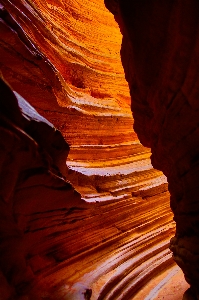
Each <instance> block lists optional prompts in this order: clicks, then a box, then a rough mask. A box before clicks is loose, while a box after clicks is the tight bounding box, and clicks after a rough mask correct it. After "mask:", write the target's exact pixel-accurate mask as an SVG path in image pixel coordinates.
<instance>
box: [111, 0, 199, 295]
mask: <svg viewBox="0 0 199 300" xmlns="http://www.w3.org/2000/svg"><path fill="white" fill-rule="evenodd" d="M105 2H106V5H107V8H109V9H110V10H111V11H112V13H113V14H114V16H115V19H116V20H117V22H118V24H119V25H120V29H121V32H122V34H123V41H122V48H121V57H122V62H123V66H124V70H125V74H126V79H127V81H128V83H129V87H130V92H131V99H132V103H131V107H132V111H133V115H134V121H135V123H134V129H135V131H136V133H137V134H138V137H139V139H140V141H141V142H142V144H143V145H145V146H147V147H151V149H152V163H153V166H154V167H155V168H157V169H159V170H162V171H163V172H164V174H165V175H166V176H167V178H168V182H169V191H170V193H171V208H172V210H173V212H174V220H175V221H176V235H175V237H174V238H173V239H172V240H171V245H170V248H171V250H172V251H173V256H174V259H175V261H176V262H177V264H178V265H179V266H180V267H181V268H182V270H183V272H184V274H185V278H186V280H187V282H188V283H190V285H191V289H190V290H189V291H188V292H187V293H186V295H185V296H184V297H185V299H199V290H198V281H199V273H198V254H199V252H198V251H199V250H198V244H199V235H198V220H199V216H198V213H199V204H198V203H199V202H198V157H199V150H198V149H199V148H198V145H199V144H198V138H199V137H198V59H199V57H198V53H199V52H198V51H199V41H198V28H199V3H198V1H194V0H192V1H186V0H183V1H156V0H151V1H145V0H143V1H128V0H127V1H120V0H118V1H109V0H106V1H105Z"/></svg>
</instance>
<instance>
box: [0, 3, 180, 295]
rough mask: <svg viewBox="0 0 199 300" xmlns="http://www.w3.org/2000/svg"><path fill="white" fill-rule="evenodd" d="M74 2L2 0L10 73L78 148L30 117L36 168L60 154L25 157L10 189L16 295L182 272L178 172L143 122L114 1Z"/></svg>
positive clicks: (83, 290)
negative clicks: (166, 165)
mask: <svg viewBox="0 0 199 300" xmlns="http://www.w3.org/2000/svg"><path fill="white" fill-rule="evenodd" d="M65 2H66V1H50V0H49V1H12V2H10V1H7V0H1V3H2V4H1V6H0V17H1V22H0V45H1V48H0V53H1V55H0V66H1V72H2V74H3V76H4V78H5V79H6V80H7V81H8V82H9V83H10V84H11V86H12V87H13V89H14V90H15V91H16V92H17V93H19V94H21V95H22V96H23V97H24V98H26V100H28V101H29V102H30V103H31V104H32V105H33V106H34V107H35V108H36V109H37V110H38V111H39V113H41V114H42V115H43V116H44V117H46V118H47V119H48V120H49V121H50V122H52V123H53V124H54V125H55V126H56V127H57V128H58V129H59V130H60V131H61V133H62V134H63V136H64V138H65V140H66V141H67V142H68V144H69V145H70V152H69V155H68V159H67V170H65V166H64V163H63V161H65V157H66V154H67V153H66V152H67V149H65V151H61V150H59V147H57V146H56V143H55V141H54V139H55V140H57V136H56V135H55V136H54V135H53V134H50V131H48V130H47V129H46V126H44V127H45V128H43V125H42V126H41V122H39V127H37V126H36V125H38V123H35V122H32V121H31V125H30V126H28V125H27V127H24V126H25V125H24V124H23V126H22V125H21V126H22V128H21V129H22V130H23V131H25V132H26V134H28V140H30V141H29V142H27V145H29V146H27V145H26V144H25V145H24V147H25V148H27V147H29V148H28V149H29V150H27V153H28V156H30V160H31V161H33V162H32V164H33V165H30V160H27V161H26V160H25V158H24V164H25V169H26V168H29V167H31V168H30V169H33V170H35V169H37V168H39V170H40V168H41V166H42V165H43V164H44V162H46V160H47V161H49V163H48V165H47V167H46V169H45V172H44V173H45V174H43V172H42V171H41V170H40V171H41V174H40V173H39V170H37V171H38V172H36V173H34V172H33V171H31V172H30V175H28V177H25V178H24V177H23V176H22V175H21V172H22V173H23V172H24V170H23V169H21V166H20V167H19V169H17V170H18V171H17V172H16V174H15V176H16V177H19V178H21V176H22V177H23V180H22V183H21V181H19V182H18V181H17V183H14V186H15V189H14V194H13V195H12V197H11V198H10V200H9V201H10V202H9V203H11V204H10V205H11V206H12V209H10V208H9V214H10V215H11V216H12V218H14V221H13V222H14V229H12V230H14V232H17V237H15V234H13V231H12V230H11V229H10V226H11V225H9V224H10V223H9V222H7V216H6V209H7V206H5V208H4V209H3V210H2V218H3V220H5V221H3V223H2V225H1V231H2V236H4V242H3V243H2V248H1V249H2V252H1V253H2V256H1V257H2V258H1V262H0V263H1V270H2V274H1V278H2V284H1V286H0V288H1V290H2V291H3V293H4V296H5V297H4V298H5V299H9V297H14V299H15V298H16V299H23V297H29V299H61V298H63V297H64V299H69V300H71V299H74V300H77V299H90V298H91V299H93V300H95V299H120V298H121V299H130V298H133V297H134V298H135V297H138V298H137V299H142V298H143V299H144V298H145V297H147V295H148V294H149V291H150V289H151V292H153V293H156V292H157V289H156V285H157V286H159V289H160V287H162V286H164V284H163V283H161V282H162V281H164V278H166V279H168V278H173V276H177V275H178V269H175V268H176V267H175V266H174V264H173V261H172V259H171V253H170V251H169V250H168V245H169V240H170V238H171V236H172V235H173V233H174V222H172V218H173V215H172V213H171V211H170V209H169V194H168V192H167V182H166V179H165V177H164V176H163V174H162V173H161V172H160V171H157V170H154V169H153V168H152V165H151V161H150V155H151V153H150V150H149V149H148V148H144V147H143V146H142V145H141V144H140V142H139V140H138V138H137V136H136V134H135V133H134V131H133V129H132V126H133V119H132V116H131V111H130V107H129V102H130V96H129V94H128V87H127V83H126V82H125V80H124V74H123V70H122V67H121V63H120V57H119V55H118V54H119V49H120V43H121V34H120V32H119V29H118V27H117V25H116V23H115V22H114V20H113V17H112V16H111V14H110V13H109V12H108V11H107V10H106V9H105V7H104V5H103V1H94V0H93V1H84V2H82V1H70V2H68V1H67V3H65ZM96 24H97V25H96ZM16 92H15V95H16V96H17V98H18V99H21V98H20V96H19V95H18V94H17V93H16ZM12 97H13V96H12ZM15 101H16V99H15ZM11 107H12V106H11ZM25 107H26V109H28V104H26V105H25ZM11 111H12V110H11ZM31 111H32V109H31ZM35 114H36V113H35ZM23 115H24V113H23ZM25 115H26V113H25ZM12 117H13V118H15V116H12ZM26 119H27V118H26ZM40 121H41V117H40ZM12 122H13V121H12ZM45 122H47V123H48V121H45ZM15 125H16V124H15ZM32 127H33V128H32ZM51 127H52V125H51V126H50V128H51ZM35 130H36V131H37V132H38V130H39V132H40V135H39V136H40V137H39V139H38V138H37V137H36V136H37V135H36V136H35V135H34V132H35ZM12 131H14V132H15V126H13V129H12V130H11V132H12ZM12 135H13V133H12V134H11V136H12ZM47 136H48V139H47ZM60 138H61V137H60ZM22 140H23V138H22ZM33 140H35V142H36V144H37V145H38V146H35V147H36V149H37V150H34V151H36V152H34V151H33V153H32V150H31V148H32V147H33V146H31V143H32V144H33V145H35V142H34V141H33ZM2 141H3V143H6V140H3V139H2ZM51 141H52V142H51ZM17 143H19V145H20V143H21V141H20V139H19V141H18V142H17ZM51 143H53V145H54V144H55V147H53V149H51V147H50V146H49V145H51ZM17 145H18V144H17ZM17 145H16V147H19V148H20V147H21V146H17ZM38 147H39V149H40V150H39V153H37V152H38ZM49 147H50V149H51V151H50V149H49ZM4 148H6V146H5V147H4ZM4 148H3V149H4ZM33 148H34V147H33ZM17 149H18V148H17ZM41 149H42V151H41ZM13 151H14V153H13V154H12V155H13V156H15V153H16V155H18V151H15V150H14V149H13ZM40 152H42V153H40ZM49 152H50V153H49ZM35 153H36V154H35ZM35 155H36V157H37V156H38V159H39V160H40V161H41V166H40V165H39V166H38V163H37V161H34V160H33V157H35ZM20 157H21V156H20ZM22 157H23V155H22ZM16 160H19V161H21V160H22V159H21V158H20V159H18V158H17V159H16ZM8 166H10V167H9V168H11V165H8ZM12 168H13V170H15V169H16V168H17V167H16V166H15V165H13V167H12ZM4 173H5V171H4V169H2V174H4ZM46 173H47V174H46ZM3 176H4V175H2V177H3ZM2 177H1V178H2ZM54 177H55V178H56V180H55V181H54V179H53V178H54ZM60 177H61V178H60ZM64 179H67V180H70V182H71V183H72V184H73V186H74V187H75V188H76V190H77V191H78V192H79V193H81V198H80V194H77V193H76V192H74V190H73V188H72V187H71V185H70V184H68V183H66V182H65V181H64ZM10 182H12V180H11V179H10ZM4 185H5V183H4V181H2V184H1V186H2V187H4ZM40 185H41V187H40ZM65 187H66V188H65ZM66 190H67V191H66ZM2 191H4V188H2ZM27 199H28V200H27ZM44 199H45V200H44ZM43 203H44V204H45V205H44V204H43ZM2 205H4V204H2ZM43 205H44V206H43ZM12 228H13V227H12ZM8 232H11V234H10V233H8ZM18 240H19V241H18ZM15 241H16V243H15ZM16 244H17V245H19V246H17V248H16V247H15V245H16ZM7 248H9V249H10V250H9V252H8V253H6V249H7ZM13 249H17V250H15V253H16V254H15V255H14V256H13V259H12V260H10V257H11V256H12V255H13ZM9 260H10V261H9ZM24 270H27V272H28V274H29V275H27V276H26V273H25V271H24ZM175 272H177V273H175ZM15 278H16V279H15ZM152 278H156V281H153V280H152ZM26 279H27V280H26ZM159 281H160V284H159V285H158V282H159ZM5 282H7V283H5ZM165 282H166V281H165ZM4 283H5V284H4ZM147 284H149V288H148V287H147ZM143 287H145V288H144V289H143V291H140V289H141V288H143ZM155 291H156V292H155ZM140 293H141V294H140ZM118 295H119V296H118ZM136 295H137V296H136ZM118 297H120V298H118ZM139 297H142V298H139ZM154 299H155V298H154ZM172 300H173V299H172Z"/></svg>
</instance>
